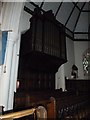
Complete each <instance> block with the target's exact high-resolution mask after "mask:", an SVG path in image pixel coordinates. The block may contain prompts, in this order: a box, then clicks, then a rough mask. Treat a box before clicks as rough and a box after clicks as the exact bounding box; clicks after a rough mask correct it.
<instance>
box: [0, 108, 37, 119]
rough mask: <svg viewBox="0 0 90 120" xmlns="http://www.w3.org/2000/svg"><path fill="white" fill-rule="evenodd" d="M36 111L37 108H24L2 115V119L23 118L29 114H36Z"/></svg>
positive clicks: (0, 116) (0, 117)
mask: <svg viewBox="0 0 90 120" xmlns="http://www.w3.org/2000/svg"><path fill="white" fill-rule="evenodd" d="M34 112H35V108H32V109H27V110H22V111H18V112H12V113H8V114H4V115H0V120H13V119H18V118H22V117H25V116H29V115H34Z"/></svg>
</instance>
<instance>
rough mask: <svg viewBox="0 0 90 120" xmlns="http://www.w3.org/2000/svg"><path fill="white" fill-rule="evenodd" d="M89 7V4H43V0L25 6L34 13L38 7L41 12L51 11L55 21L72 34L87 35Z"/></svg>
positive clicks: (89, 21)
mask: <svg viewBox="0 0 90 120" xmlns="http://www.w3.org/2000/svg"><path fill="white" fill-rule="evenodd" d="M89 5H90V3H89V2H45V0H44V2H43V0H41V2H26V4H25V6H26V7H28V8H29V9H30V10H31V11H34V8H35V7H40V9H41V10H42V11H48V10H52V11H53V14H54V16H55V17H56V19H57V20H58V21H59V22H60V23H62V24H63V25H64V26H65V27H66V28H68V29H69V30H70V31H72V32H73V33H77V32H78V33H82V32H84V33H88V29H89V24H90V18H89V14H90V7H89ZM87 36H88V35H87Z"/></svg>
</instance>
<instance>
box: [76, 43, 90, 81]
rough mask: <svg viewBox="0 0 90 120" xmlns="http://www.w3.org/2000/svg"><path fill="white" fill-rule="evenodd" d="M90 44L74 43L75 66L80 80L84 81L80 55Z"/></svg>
mask: <svg viewBox="0 0 90 120" xmlns="http://www.w3.org/2000/svg"><path fill="white" fill-rule="evenodd" d="M88 45H90V42H80V41H78V42H74V50H75V64H76V65H77V67H78V76H79V78H80V79H84V78H85V77H84V74H83V65H82V54H83V52H84V51H85V50H86V49H87V48H88Z"/></svg>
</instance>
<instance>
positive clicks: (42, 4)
mask: <svg viewBox="0 0 90 120" xmlns="http://www.w3.org/2000/svg"><path fill="white" fill-rule="evenodd" d="M44 1H45V0H43V2H42V3H41V5H40V8H42V7H43V5H44Z"/></svg>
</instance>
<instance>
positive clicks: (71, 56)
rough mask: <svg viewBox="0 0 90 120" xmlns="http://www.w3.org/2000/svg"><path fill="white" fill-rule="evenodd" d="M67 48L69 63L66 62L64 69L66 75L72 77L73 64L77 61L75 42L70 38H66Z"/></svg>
mask: <svg viewBox="0 0 90 120" xmlns="http://www.w3.org/2000/svg"><path fill="white" fill-rule="evenodd" d="M66 48H67V63H65V64H64V71H65V76H66V77H68V78H70V77H71V68H72V65H73V64H74V63H75V56H74V42H73V41H72V40H71V39H69V38H66Z"/></svg>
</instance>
